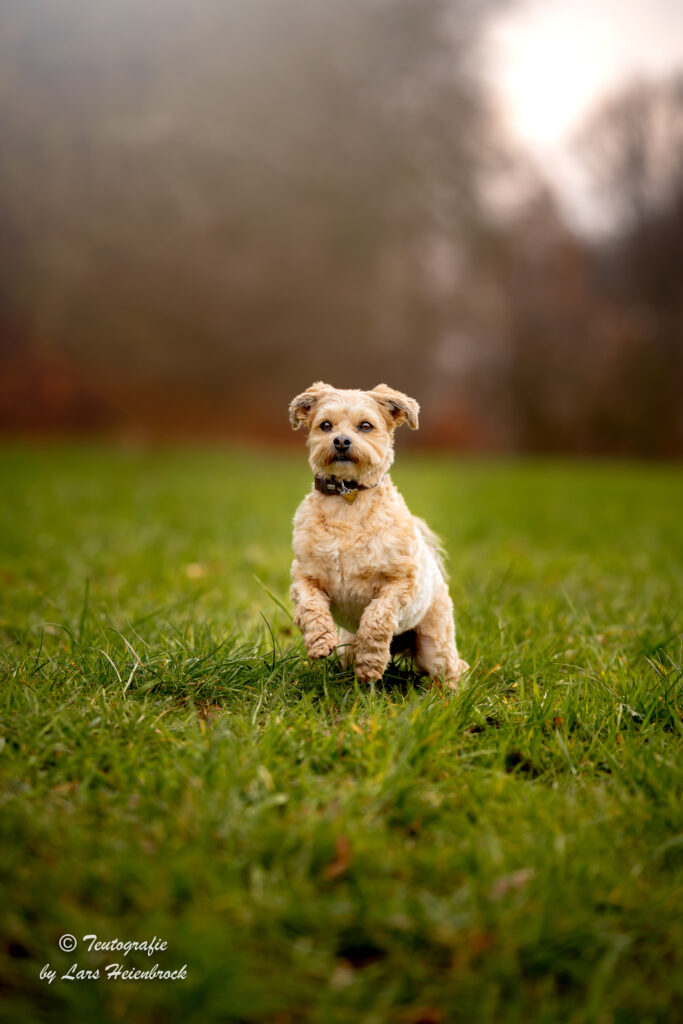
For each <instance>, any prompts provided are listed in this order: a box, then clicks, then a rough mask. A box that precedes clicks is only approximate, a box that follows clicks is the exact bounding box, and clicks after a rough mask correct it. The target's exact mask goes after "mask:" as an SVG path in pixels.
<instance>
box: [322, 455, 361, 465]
mask: <svg viewBox="0 0 683 1024" xmlns="http://www.w3.org/2000/svg"><path fill="white" fill-rule="evenodd" d="M335 462H352V463H353V464H354V465H355V463H356V462H358V459H355V458H354V457H353V455H346V454H340V455H333V456H332V458H331V459H330V462H329V464H330V466H331V465H332V464H333V463H335Z"/></svg>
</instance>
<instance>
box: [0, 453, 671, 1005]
mask: <svg viewBox="0 0 683 1024" xmlns="http://www.w3.org/2000/svg"><path fill="white" fill-rule="evenodd" d="M393 476H394V479H395V480H396V482H397V484H398V485H399V487H400V488H401V489H402V491H403V493H404V495H405V497H406V499H407V500H408V503H409V505H410V506H411V508H412V510H413V511H414V512H416V513H418V514H420V515H422V516H424V517H425V518H426V519H427V520H428V521H429V523H430V525H431V526H432V527H433V528H434V529H436V530H437V531H438V532H439V533H441V535H442V536H443V537H444V539H445V541H446V545H447V548H448V550H449V552H450V571H451V592H452V595H453V599H454V603H455V607H456V615H457V624H458V634H459V644H460V648H461V651H462V653H463V656H465V657H466V658H467V659H468V660H469V661H470V663H471V664H472V671H471V672H470V674H469V677H468V681H467V684H466V685H465V686H464V687H463V688H462V689H461V691H459V692H458V693H457V694H455V695H453V696H450V695H445V694H442V693H441V692H440V690H438V689H434V688H430V687H429V686H428V685H426V683H425V681H424V680H421V679H419V678H415V677H414V676H412V675H411V674H410V672H409V671H408V669H407V667H406V666H405V665H402V664H400V663H399V664H396V665H395V666H394V667H392V669H391V671H390V672H389V673H388V675H387V676H386V677H385V680H384V681H383V682H382V684H380V685H377V686H376V687H359V686H358V685H356V684H355V683H354V680H353V678H352V676H351V675H350V674H349V673H344V672H342V671H341V670H340V669H339V667H338V665H336V664H335V663H334V662H333V661H330V662H329V663H315V664H309V663H307V661H306V658H305V652H304V651H303V649H302V645H301V641H300V639H299V637H298V635H297V632H296V630H295V629H294V628H293V627H292V624H291V620H290V617H289V607H290V606H289V599H288V596H287V591H288V584H289V563H290V558H291V556H290V546H289V545H290V524H291V519H292V515H293V512H294V509H295V507H296V505H297V503H298V501H299V500H300V498H301V497H302V496H303V494H304V492H305V491H306V489H307V488H308V487H309V486H310V478H309V474H308V470H307V467H306V465H305V460H304V456H303V446H302V454H301V455H300V456H298V457H296V456H288V455H282V456H273V457H269V456H266V455H264V454H258V453H255V454H250V453H245V452H238V453H227V454H226V453H224V452H221V451H219V450H198V451H181V452H163V451H162V452H152V453H150V452H136V451H128V452H126V451H121V450H116V449H113V448H104V447H102V448H100V447H91V448H72V449H69V448H64V447H62V448H54V449H52V450H49V449H45V450H38V449H35V450H32V449H19V448H9V449H5V451H4V453H2V454H1V455H0V484H1V486H2V509H1V512H0V553H1V559H0V582H1V589H2V597H1V604H0V633H1V636H2V651H1V654H0V657H1V669H0V671H1V673H2V690H1V711H0V748H1V752H0V786H1V790H0V792H1V800H2V803H1V808H0V832H1V845H0V870H1V876H2V881H1V884H2V893H1V895H2V899H1V904H0V918H1V929H0V975H1V978H2V982H1V986H0V999H1V1000H2V1005H1V1006H0V1018H1V1019H2V1020H3V1021H8V1022H20V1024H24V1022H27V1024H31V1022H34V1021H35V1022H38V1021H41V1022H42V1021H49V1022H52V1021H54V1022H58V1021H59V1022H61V1021H68V1022H69V1024H74V1022H75V1024H78V1022H81V1021H83V1022H92V1024H97V1022H108V1021H126V1022H132V1024H136V1022H157V1021H158V1022H163V1024H174V1022H176V1021H178V1022H180V1021H182V1022H193V1024H194V1022H196V1024H207V1022H208V1024H212V1022H224V1021H225V1022H238V1021H244V1022H246V1021H249V1022H273V1024H297V1022H302V1024H303V1022H316V1024H318V1022H319V1024H336V1022H339V1024H346V1022H353V1024H356V1022H358V1024H385V1022H396V1024H420V1022H421V1024H449V1022H464V1024H479V1022H492V1024H507V1022H517V1021H538V1022H558V1024H559V1022H562V1024H567V1022H569V1024H573V1022H584V1021H586V1022H596V1024H609V1022H616V1024H648V1022H665V1021H666V1022H669V1021H671V1022H673V1021H678V1020H681V1019H682V1018H683V915H682V910H683V889H682V884H681V883H682V881H683V815H682V813H681V807H682V803H681V797H682V785H681V783H682V781H683V762H682V759H681V734H682V731H683V726H682V722H681V710H682V709H683V694H682V693H681V689H682V684H681V661H682V643H683V640H682V634H683V529H682V525H683V473H681V470H680V468H677V467H662V466H660V467H652V466H629V465H612V464H610V465H606V464H581V463H564V464H559V463H558V464H550V463H531V462H526V463H525V462H520V463H503V462H480V461H476V462H463V461H457V460H449V459H446V458H436V457H432V458H417V457H413V458H410V459H409V458H407V457H402V456H401V454H400V439H399V457H398V461H397V466H396V468H395V471H394V474H393ZM66 933H70V934H73V935H74V936H76V937H77V939H78V947H77V949H76V950H75V951H74V952H71V953H67V952H61V951H60V949H59V948H58V945H57V943H58V939H59V937H60V936H61V935H62V934H66ZM85 935H97V937H98V940H99V941H107V940H111V939H116V938H118V939H121V940H122V941H127V940H137V941H142V940H145V939H147V940H149V939H151V938H152V937H153V936H157V937H158V938H159V939H160V940H163V941H165V942H166V943H167V948H166V950H164V951H162V952H159V953H157V955H156V956H154V957H148V956H147V955H146V954H145V953H144V952H142V951H134V952H130V953H129V954H128V955H125V956H124V955H123V954H122V953H121V952H115V953H113V952H110V951H99V952H98V951H95V950H90V951H89V950H88V949H87V946H85V945H84V943H83V936H85ZM117 962H119V963H121V964H122V965H123V966H124V967H126V968H140V969H146V970H148V969H149V968H150V967H151V966H153V965H154V964H155V963H158V964H159V967H160V968H161V969H164V970H174V969H176V968H179V967H181V966H182V965H183V964H187V977H186V978H185V980H176V981H173V980H166V981H163V980H156V981H150V980H138V981H126V980H123V979H122V978H118V979H108V978H107V977H106V975H105V972H104V968H105V966H106V965H109V964H112V963H117ZM74 963H77V964H78V968H77V970H90V971H95V970H96V969H98V968H99V970H100V977H99V979H83V980H74V981H69V980H62V978H61V975H62V974H64V973H65V972H66V971H67V970H68V969H69V968H70V967H71V965H72V964H74ZM45 965H50V966H51V968H52V969H53V970H55V971H56V972H57V975H56V977H55V980H54V981H53V982H52V983H49V982H48V980H47V979H41V978H40V972H41V969H42V968H44V966H45Z"/></svg>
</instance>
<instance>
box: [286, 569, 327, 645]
mask: <svg viewBox="0 0 683 1024" xmlns="http://www.w3.org/2000/svg"><path fill="white" fill-rule="evenodd" d="M295 565H296V563H295ZM293 576H294V583H293V584H292V587H291V590H290V592H289V593H290V597H291V598H292V601H293V602H294V621H295V623H296V624H297V626H298V627H299V629H300V630H301V632H302V633H303V637H304V643H305V645H306V652H307V654H308V656H309V658H326V657H327V656H328V654H330V653H331V652H332V651H333V650H334V649H335V647H336V646H337V643H338V634H337V627H336V626H335V624H334V619H333V618H332V616H331V614H330V599H329V597H328V596H327V594H326V593H325V591H324V590H323V589H322V587H321V586H319V584H318V583H317V582H316V581H315V580H314V579H312V578H311V577H310V576H304V575H302V574H301V573H298V572H293Z"/></svg>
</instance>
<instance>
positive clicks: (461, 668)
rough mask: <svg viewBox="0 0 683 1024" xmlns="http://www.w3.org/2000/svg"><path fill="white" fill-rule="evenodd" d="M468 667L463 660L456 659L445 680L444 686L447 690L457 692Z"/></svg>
mask: <svg viewBox="0 0 683 1024" xmlns="http://www.w3.org/2000/svg"><path fill="white" fill-rule="evenodd" d="M469 667H470V666H469V665H468V664H467V662H466V661H465V660H464V658H458V660H457V661H456V663H455V665H454V667H453V668H452V669H451V672H450V674H449V675H448V676H447V678H446V686H447V687H448V689H449V690H457V689H458V685H459V683H460V680H461V679H462V677H463V676H464V675H465V672H467V670H468V668H469Z"/></svg>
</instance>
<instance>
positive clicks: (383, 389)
mask: <svg viewBox="0 0 683 1024" xmlns="http://www.w3.org/2000/svg"><path fill="white" fill-rule="evenodd" d="M369 394H371V395H372V397H373V398H374V399H375V401H376V402H378V403H379V405H380V407H381V408H382V411H383V412H385V413H386V414H387V415H388V417H389V421H390V423H391V424H393V426H394V427H400V426H401V424H402V423H407V424H408V426H409V427H410V429H411V430H417V418H418V415H419V412H420V406H419V405H418V404H417V402H416V401H415V399H414V398H408V396H407V395H404V394H403V392H402V391H394V389H393V388H390V387H387V385H386V384H378V385H377V387H376V388H373V389H372V391H370V392H369Z"/></svg>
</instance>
